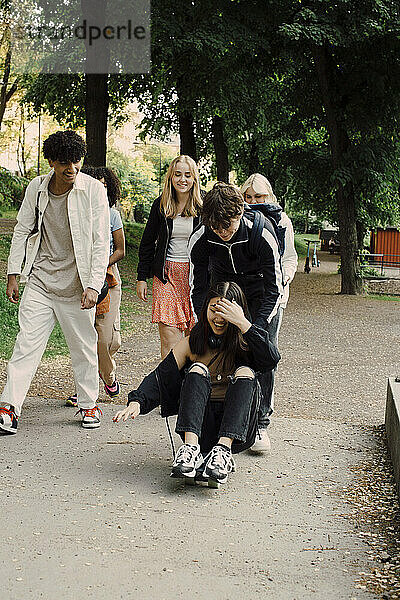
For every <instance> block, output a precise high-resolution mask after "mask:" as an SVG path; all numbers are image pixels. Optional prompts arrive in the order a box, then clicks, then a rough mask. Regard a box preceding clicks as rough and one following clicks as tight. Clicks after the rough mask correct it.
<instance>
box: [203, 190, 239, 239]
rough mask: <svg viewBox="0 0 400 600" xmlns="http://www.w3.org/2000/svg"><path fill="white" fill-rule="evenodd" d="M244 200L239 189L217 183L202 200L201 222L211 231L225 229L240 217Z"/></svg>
mask: <svg viewBox="0 0 400 600" xmlns="http://www.w3.org/2000/svg"><path fill="white" fill-rule="evenodd" d="M243 207H244V199H243V195H242V193H241V192H240V190H239V188H237V187H236V186H234V185H232V184H230V183H224V182H222V181H218V182H217V183H216V184H215V185H214V187H213V189H212V190H210V191H209V192H207V194H206V195H205V196H204V200H203V212H202V220H203V223H204V225H206V226H207V227H210V228H211V229H216V230H218V229H227V228H228V227H229V226H230V224H231V220H232V219H235V218H237V217H240V216H241V214H242V212H243Z"/></svg>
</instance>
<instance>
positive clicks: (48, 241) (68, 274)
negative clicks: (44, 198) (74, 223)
mask: <svg viewBox="0 0 400 600" xmlns="http://www.w3.org/2000/svg"><path fill="white" fill-rule="evenodd" d="M68 194H69V191H68V192H65V194H61V195H60V196H55V195H54V194H52V193H51V192H49V202H48V204H47V206H46V210H45V211H44V214H43V222H42V238H41V241H40V246H39V250H38V253H37V255H36V258H35V261H34V263H33V267H32V271H31V274H30V276H29V285H30V286H31V287H33V288H35V289H38V290H39V291H41V292H43V293H45V294H46V296H49V297H50V298H54V299H55V300H66V301H76V300H80V299H81V296H82V292H83V288H82V284H81V282H80V279H79V275H78V269H77V267H76V261H75V254H74V248H73V245H72V237H71V229H70V226H69V219H68V210H67V202H68Z"/></svg>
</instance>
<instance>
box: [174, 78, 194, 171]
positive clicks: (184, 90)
mask: <svg viewBox="0 0 400 600" xmlns="http://www.w3.org/2000/svg"><path fill="white" fill-rule="evenodd" d="M187 86H188V82H187V80H186V79H183V78H182V76H177V78H176V92H177V96H178V103H177V113H178V122H179V137H180V153H181V154H187V156H190V157H191V158H193V160H195V161H197V148H196V137H195V133H194V118H193V113H192V110H191V108H190V107H191V104H190V103H189V102H188V101H187V96H188V93H189V91H190V90H189V89H188V87H187Z"/></svg>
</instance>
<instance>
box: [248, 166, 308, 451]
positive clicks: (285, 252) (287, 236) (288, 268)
mask: <svg viewBox="0 0 400 600" xmlns="http://www.w3.org/2000/svg"><path fill="white" fill-rule="evenodd" d="M241 192H242V194H243V196H244V199H245V202H247V204H249V205H250V207H251V208H254V209H257V205H258V206H259V205H260V204H264V205H267V206H268V210H269V211H271V219H272V218H273V219H274V220H275V222H276V224H277V226H278V228H281V229H283V230H284V232H283V233H284V246H283V248H281V262H282V273H283V281H282V283H283V296H282V298H281V301H280V305H279V308H278V311H277V312H276V314H275V315H274V316H273V318H272V319H271V321H270V323H269V325H268V334H269V338H270V340H271V342H272V343H273V344H275V345H276V346H278V335H279V330H280V327H281V324H282V317H283V310H284V309H285V308H286V306H287V303H288V300H289V284H290V282H291V281H292V280H293V278H294V276H295V274H296V271H297V252H296V249H295V246H294V231H293V225H292V222H291V220H290V219H289V217H288V216H287V214H286V213H285V212H283V211H282V209H281V207H280V205H279V203H278V201H277V199H276V197H275V194H274V192H273V190H272V186H271V184H270V182H269V181H268V179H267V178H266V177H264V175H261V174H260V173H253V175H250V177H249V178H248V179H247V180H246V181H245V182H244V184H243V185H242V187H241ZM263 214H265V212H264V211H263ZM273 405H274V371H272V372H271V380H270V383H269V386H268V392H264V399H263V401H262V403H261V410H260V417H259V428H260V435H259V437H258V439H257V440H256V442H255V444H254V445H253V446H252V448H251V449H252V450H253V451H254V452H268V451H269V450H270V447H271V445H270V441H269V437H268V434H267V429H266V428H267V426H268V424H269V414H271V413H272V410H273Z"/></svg>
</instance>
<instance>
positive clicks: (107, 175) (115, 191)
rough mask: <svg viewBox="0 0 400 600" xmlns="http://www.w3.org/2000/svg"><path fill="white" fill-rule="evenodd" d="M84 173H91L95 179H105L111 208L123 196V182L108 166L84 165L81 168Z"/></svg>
mask: <svg viewBox="0 0 400 600" xmlns="http://www.w3.org/2000/svg"><path fill="white" fill-rule="evenodd" d="M81 172H82V173H86V175H90V177H93V178H94V179H104V181H105V182H106V188H107V197H108V204H109V206H110V208H111V207H112V206H114V205H115V204H116V203H117V202H118V200H119V199H120V197H121V183H120V180H119V179H118V177H117V175H116V174H115V173H114V171H113V170H112V169H109V168H108V167H92V166H90V165H84V166H83V167H82V169H81Z"/></svg>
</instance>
